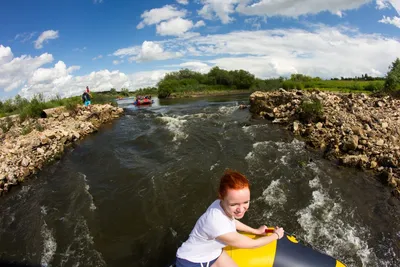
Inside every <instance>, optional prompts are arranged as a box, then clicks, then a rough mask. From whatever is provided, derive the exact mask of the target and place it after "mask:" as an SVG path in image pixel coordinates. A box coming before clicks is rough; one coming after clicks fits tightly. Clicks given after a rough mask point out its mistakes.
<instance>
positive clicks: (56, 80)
mask: <svg viewBox="0 0 400 267" xmlns="http://www.w3.org/2000/svg"><path fill="white" fill-rule="evenodd" d="M79 68H80V67H79V66H72V67H69V68H67V66H66V65H65V63H64V62H63V61H58V62H57V63H56V64H55V65H54V68H38V69H37V70H35V71H34V72H33V74H32V76H31V77H30V78H29V80H28V82H27V84H28V85H32V84H50V83H52V84H57V85H60V83H61V82H63V81H65V80H67V79H69V78H70V77H71V76H70V75H69V74H70V73H72V72H73V71H75V70H78V69H79Z"/></svg>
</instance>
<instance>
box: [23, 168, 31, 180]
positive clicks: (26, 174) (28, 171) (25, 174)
mask: <svg viewBox="0 0 400 267" xmlns="http://www.w3.org/2000/svg"><path fill="white" fill-rule="evenodd" d="M21 174H22V177H24V178H26V177H28V176H29V174H30V170H29V168H21Z"/></svg>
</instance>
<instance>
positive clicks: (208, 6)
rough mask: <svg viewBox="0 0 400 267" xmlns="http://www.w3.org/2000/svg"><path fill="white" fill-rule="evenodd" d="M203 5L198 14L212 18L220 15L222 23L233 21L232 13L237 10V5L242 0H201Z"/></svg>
mask: <svg viewBox="0 0 400 267" xmlns="http://www.w3.org/2000/svg"><path fill="white" fill-rule="evenodd" d="M201 2H202V3H203V5H204V6H203V7H202V8H201V9H200V10H198V14H199V15H200V16H202V17H203V18H205V19H208V20H211V19H213V18H214V16H216V17H218V18H219V19H220V20H221V21H222V23H224V24H227V23H230V22H232V21H233V18H231V17H230V14H233V13H234V12H235V5H236V4H237V3H239V2H240V0H224V1H220V0H201Z"/></svg>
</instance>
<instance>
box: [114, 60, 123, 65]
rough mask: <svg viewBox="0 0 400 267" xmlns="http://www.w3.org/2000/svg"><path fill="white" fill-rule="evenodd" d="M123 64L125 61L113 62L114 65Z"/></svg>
mask: <svg viewBox="0 0 400 267" xmlns="http://www.w3.org/2000/svg"><path fill="white" fill-rule="evenodd" d="M121 63H124V60H113V64H114V65H119V64H121Z"/></svg>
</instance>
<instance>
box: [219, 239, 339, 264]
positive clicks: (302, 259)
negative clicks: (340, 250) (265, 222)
mask: <svg viewBox="0 0 400 267" xmlns="http://www.w3.org/2000/svg"><path fill="white" fill-rule="evenodd" d="M242 234H244V235H246V236H248V237H250V238H253V239H254V238H257V236H256V235H253V234H248V233H242ZM224 250H225V251H226V252H227V253H228V255H229V256H231V258H232V259H233V260H234V261H235V262H236V264H237V265H238V266H239V267H345V266H346V265H344V264H343V263H342V262H340V261H338V260H336V259H334V258H332V257H331V256H329V255H326V254H324V253H322V252H319V251H317V250H314V249H312V248H310V247H307V246H305V245H303V244H301V243H299V242H298V241H297V239H296V238H295V237H294V236H289V235H285V236H284V237H282V238H281V239H279V240H276V241H273V242H271V243H269V244H268V245H266V246H263V247H260V248H256V249H239V248H234V247H231V246H227V247H225V248H224Z"/></svg>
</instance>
